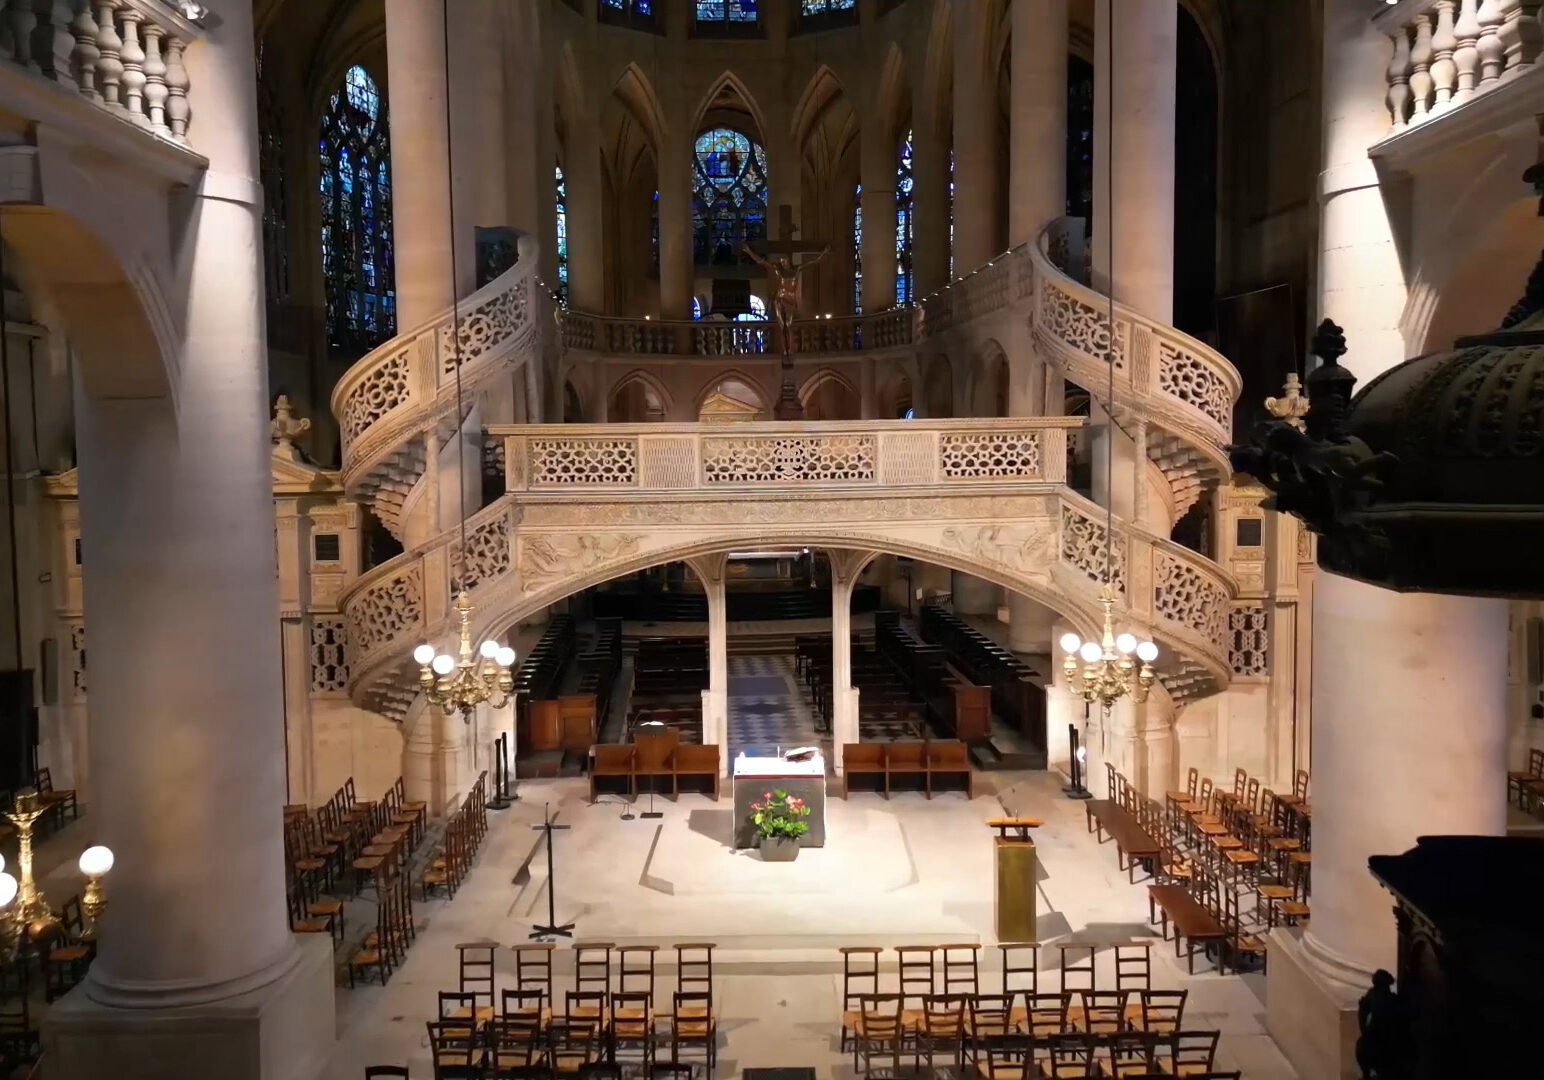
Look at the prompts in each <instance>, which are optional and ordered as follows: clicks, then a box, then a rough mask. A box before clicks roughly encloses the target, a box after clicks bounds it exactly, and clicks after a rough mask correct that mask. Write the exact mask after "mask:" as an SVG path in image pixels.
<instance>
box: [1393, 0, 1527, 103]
mask: <svg viewBox="0 0 1544 1080" xmlns="http://www.w3.org/2000/svg"><path fill="white" fill-rule="evenodd" d="M1541 7H1544V4H1541V3H1540V0H1403V2H1402V3H1399V4H1395V5H1393V6H1391V7H1389V8H1387V9H1386V10H1384V11H1382V12H1380V13H1379V14H1378V15H1377V17H1376V18H1374V20H1373V23H1374V25H1375V26H1376V27H1377V28H1378V29H1379V30H1380V31H1382V32H1383V33H1385V34H1387V35H1388V36H1389V40H1390V43H1391V45H1392V48H1391V50H1390V58H1389V63H1388V70H1387V72H1386V79H1387V87H1388V89H1387V97H1386V104H1387V105H1388V111H1389V120H1390V128H1391V130H1392V131H1393V132H1395V133H1398V132H1400V131H1404V130H1405V129H1406V128H1409V127H1414V126H1417V125H1419V124H1423V123H1426V122H1427V121H1429V120H1432V119H1435V118H1436V117H1438V116H1441V115H1443V114H1444V113H1447V112H1449V111H1451V110H1453V109H1456V108H1459V107H1460V106H1462V105H1465V104H1467V103H1468V102H1471V101H1473V100H1475V99H1476V98H1479V97H1481V96H1483V95H1485V94H1488V93H1490V92H1491V91H1493V90H1495V89H1497V88H1499V87H1500V86H1502V85H1503V84H1505V83H1507V82H1510V81H1511V80H1513V79H1516V78H1518V77H1519V76H1521V75H1522V74H1523V73H1525V72H1527V71H1530V70H1532V69H1533V68H1534V67H1535V65H1536V62H1537V61H1538V57H1539V51H1540V47H1541V45H1544V25H1541V23H1540V19H1539V13H1540V8H1541Z"/></svg>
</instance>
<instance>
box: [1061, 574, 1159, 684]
mask: <svg viewBox="0 0 1544 1080" xmlns="http://www.w3.org/2000/svg"><path fill="white" fill-rule="evenodd" d="M1099 604H1100V606H1102V607H1103V608H1104V632H1103V633H1102V634H1101V635H1100V639H1099V640H1098V641H1092V640H1090V641H1084V640H1082V639H1081V638H1079V637H1078V636H1077V635H1076V634H1073V633H1066V634H1063V635H1062V638H1061V647H1062V651H1063V652H1065V653H1066V654H1067V655H1066V657H1065V658H1064V659H1063V660H1062V671H1063V672H1064V673H1065V674H1066V676H1067V685H1068V687H1069V688H1071V690H1072V692H1073V693H1074V694H1076V695H1077V696H1078V697H1080V698H1082V699H1083V700H1084V701H1087V702H1089V703H1090V704H1093V703H1094V702H1098V703H1099V706H1100V708H1101V709H1103V710H1104V711H1105V712H1106V713H1108V712H1109V711H1110V707H1111V706H1112V705H1114V704H1115V702H1116V701H1118V700H1120V699H1121V698H1122V697H1125V696H1126V695H1128V694H1129V695H1130V696H1131V700H1132V701H1137V702H1142V701H1146V700H1147V692H1148V690H1149V689H1151V687H1152V685H1153V680H1154V679H1155V678H1157V672H1155V671H1154V670H1153V661H1154V660H1156V659H1158V646H1156V645H1154V644H1153V643H1152V642H1151V641H1138V640H1137V638H1136V635H1135V634H1131V633H1121V634H1117V633H1116V632H1115V589H1114V588H1113V587H1112V586H1110V585H1106V586H1105V587H1104V591H1103V593H1102V594H1101V595H1100V597H1099ZM1133 656H1135V657H1136V659H1135V660H1133V659H1132V657H1133ZM1139 661H1140V663H1141V665H1142V666H1141V667H1138V666H1137V663H1138V662H1139Z"/></svg>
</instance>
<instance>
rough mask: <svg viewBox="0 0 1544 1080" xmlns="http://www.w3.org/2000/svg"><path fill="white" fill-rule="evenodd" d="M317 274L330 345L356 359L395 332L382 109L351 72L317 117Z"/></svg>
mask: <svg viewBox="0 0 1544 1080" xmlns="http://www.w3.org/2000/svg"><path fill="white" fill-rule="evenodd" d="M320 151H321V172H322V179H321V189H322V274H323V278H324V280H325V286H326V294H327V341H328V344H329V345H330V346H331V348H332V349H333V350H334V351H335V352H339V353H344V354H349V355H359V354H361V353H364V352H367V351H368V350H370V349H372V348H374V347H375V346H376V345H379V344H380V343H381V342H383V341H385V340H387V339H388V338H390V337H392V336H393V335H394V334H396V332H397V297H396V292H395V288H394V277H393V260H392V249H391V172H390V159H391V152H390V145H389V142H388V125H387V121H386V108H385V106H384V105H383V104H382V102H381V95H380V90H379V89H378V88H377V87H376V84H375V80H374V79H372V78H371V77H370V74H369V73H368V72H367V71H365V69H364V68H362V67H359V66H357V65H356V66H354V67H351V68H349V69H348V71H347V73H345V74H344V76H343V86H342V88H341V89H339V90H338V91H337V92H336V93H335V94H333V95H332V100H331V101H330V102H329V104H328V107H327V112H326V114H325V115H324V116H323V117H322V132H321V141H320Z"/></svg>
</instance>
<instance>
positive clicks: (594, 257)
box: [563, 116, 664, 312]
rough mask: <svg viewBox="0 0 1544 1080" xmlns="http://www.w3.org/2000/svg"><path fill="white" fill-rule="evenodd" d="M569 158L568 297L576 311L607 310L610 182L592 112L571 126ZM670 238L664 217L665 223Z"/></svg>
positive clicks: (565, 170) (565, 169)
mask: <svg viewBox="0 0 1544 1080" xmlns="http://www.w3.org/2000/svg"><path fill="white" fill-rule="evenodd" d="M565 149H566V153H565V154H564V157H563V178H564V179H565V180H566V181H567V184H568V302H569V305H570V306H571V307H573V308H574V309H575V310H576V311H591V312H604V311H605V310H606V277H605V257H606V249H605V229H604V228H603V220H604V218H605V206H604V204H605V200H606V184H605V177H604V175H603V173H602V170H601V164H600V126H599V122H598V121H597V120H596V119H595V118H594V117H590V116H582V117H578V118H576V119H575V120H573V121H572V122H571V123H570V125H569V131H568V140H567V145H566V147H565ZM660 229H661V231H660V240H661V243H663V241H664V222H663V221H661V222H660Z"/></svg>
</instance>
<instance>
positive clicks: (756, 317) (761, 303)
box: [734, 293, 767, 322]
mask: <svg viewBox="0 0 1544 1080" xmlns="http://www.w3.org/2000/svg"><path fill="white" fill-rule="evenodd" d="M734 319H735V322H766V321H767V302H766V301H765V300H763V299H762V298H761V297H759V296H757V295H756V294H755V293H751V309H750V310H749V311H742V312H740V314H738V315H736V316H735V317H734Z"/></svg>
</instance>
